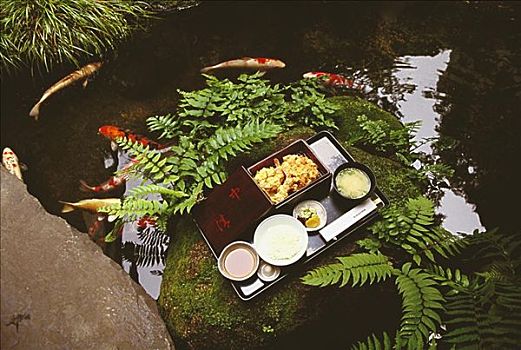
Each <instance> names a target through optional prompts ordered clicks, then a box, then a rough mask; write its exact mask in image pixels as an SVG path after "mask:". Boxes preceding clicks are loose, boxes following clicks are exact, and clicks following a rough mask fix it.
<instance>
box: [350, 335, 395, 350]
mask: <svg viewBox="0 0 521 350" xmlns="http://www.w3.org/2000/svg"><path fill="white" fill-rule="evenodd" d="M382 338H383V339H382ZM392 344H393V341H392V340H391V338H390V337H389V335H388V334H387V332H383V335H382V337H381V338H380V337H376V335H374V334H371V335H370V336H369V337H367V339H366V340H365V341H364V342H361V341H359V342H358V343H356V344H353V346H351V350H392V349H393V345H392Z"/></svg>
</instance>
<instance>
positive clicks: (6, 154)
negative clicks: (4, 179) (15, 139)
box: [2, 147, 23, 181]
mask: <svg viewBox="0 0 521 350" xmlns="http://www.w3.org/2000/svg"><path fill="white" fill-rule="evenodd" d="M2 164H3V165H4V166H5V168H6V169H7V171H8V172H9V173H11V174H13V175H14V176H16V177H17V178H18V179H20V180H21V181H23V178H22V171H21V170H20V163H19V162H18V157H17V156H16V154H15V153H14V152H13V150H12V149H10V148H9V147H6V148H4V150H3V152H2Z"/></svg>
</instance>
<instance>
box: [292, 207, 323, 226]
mask: <svg viewBox="0 0 521 350" xmlns="http://www.w3.org/2000/svg"><path fill="white" fill-rule="evenodd" d="M303 208H312V209H315V210H316V211H317V215H318V217H319V219H320V225H318V226H317V227H306V225H304V227H306V231H308V232H311V231H318V230H320V229H321V228H322V227H324V226H326V223H327V212H326V208H324V206H323V205H322V203H320V202H319V201H315V200H307V201H303V202H300V203H299V204H297V205H296V206H295V208H293V217H295V218H297V216H298V212H299V211H300V210H301V209H303ZM297 219H298V218H297Z"/></svg>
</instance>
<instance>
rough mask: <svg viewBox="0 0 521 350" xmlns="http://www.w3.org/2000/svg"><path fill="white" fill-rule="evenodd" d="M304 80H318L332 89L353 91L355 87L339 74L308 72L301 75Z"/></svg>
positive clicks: (350, 81) (349, 80)
mask: <svg viewBox="0 0 521 350" xmlns="http://www.w3.org/2000/svg"><path fill="white" fill-rule="evenodd" d="M303 77H304V78H306V79H310V78H318V79H320V80H321V81H322V82H323V83H324V85H328V86H333V87H345V88H348V89H353V88H356V87H355V83H354V81H353V80H351V79H347V78H346V77H344V76H342V75H340V74H333V73H326V72H308V73H305V74H304V75H303Z"/></svg>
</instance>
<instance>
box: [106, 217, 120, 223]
mask: <svg viewBox="0 0 521 350" xmlns="http://www.w3.org/2000/svg"><path fill="white" fill-rule="evenodd" d="M117 218H118V217H117V216H116V215H109V216H108V217H107V221H108V222H114V221H116V219H117Z"/></svg>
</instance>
